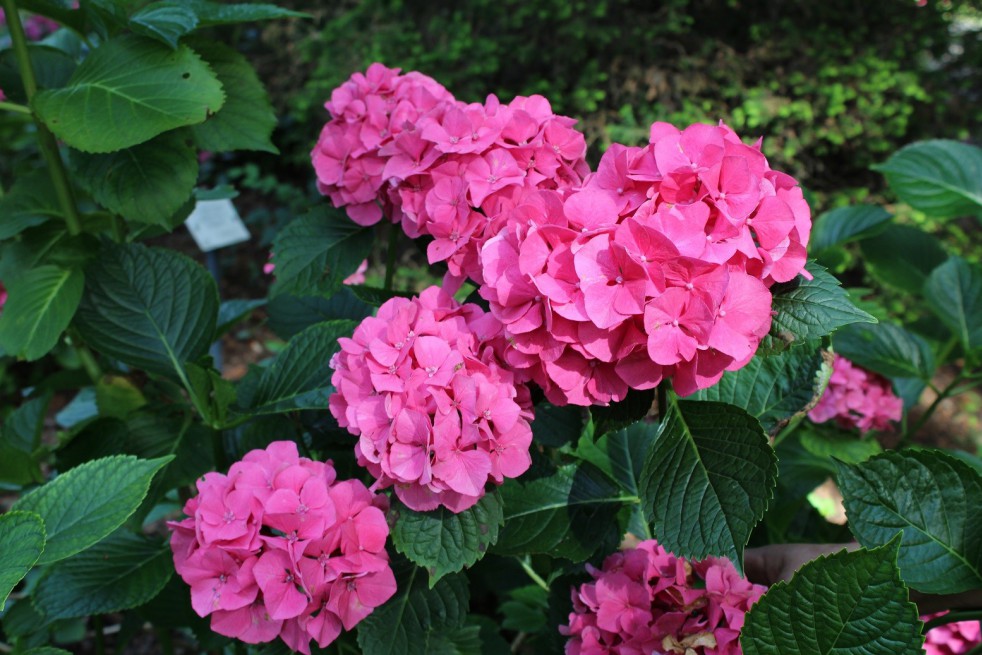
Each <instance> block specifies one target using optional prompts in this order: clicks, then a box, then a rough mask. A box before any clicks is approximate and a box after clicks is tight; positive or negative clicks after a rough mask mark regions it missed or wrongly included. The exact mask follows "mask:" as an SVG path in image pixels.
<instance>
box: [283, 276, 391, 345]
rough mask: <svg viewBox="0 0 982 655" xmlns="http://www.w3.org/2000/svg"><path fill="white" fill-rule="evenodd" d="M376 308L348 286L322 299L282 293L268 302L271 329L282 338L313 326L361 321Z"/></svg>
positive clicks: (320, 297) (287, 337)
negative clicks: (326, 322)
mask: <svg viewBox="0 0 982 655" xmlns="http://www.w3.org/2000/svg"><path fill="white" fill-rule="evenodd" d="M374 312H375V308H374V307H373V306H371V305H369V304H368V303H366V302H362V301H361V300H359V299H358V297H357V296H356V295H355V294H354V292H352V291H351V289H349V288H348V287H346V286H345V287H342V288H341V290H340V291H338V292H337V293H336V294H334V295H333V296H331V297H330V298H324V297H322V296H304V297H298V296H291V295H288V294H281V295H279V296H276V297H275V298H273V299H272V300H270V301H269V308H268V311H267V314H269V327H270V329H272V330H273V332H275V333H276V334H277V336H279V337H281V338H283V339H289V338H291V337H292V336H293V335H295V334H299V333H300V332H303V331H304V330H305V329H306V328H308V327H310V326H311V325H313V324H314V323H322V322H324V321H333V320H337V319H349V320H352V321H359V322H360V321H361V320H362V319H363V318H365V317H366V316H371V315H372V314H373V313H374Z"/></svg>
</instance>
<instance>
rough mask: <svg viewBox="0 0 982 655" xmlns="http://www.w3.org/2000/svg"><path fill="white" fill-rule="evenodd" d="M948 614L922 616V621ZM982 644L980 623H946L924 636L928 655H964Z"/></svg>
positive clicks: (925, 650) (925, 649)
mask: <svg viewBox="0 0 982 655" xmlns="http://www.w3.org/2000/svg"><path fill="white" fill-rule="evenodd" d="M944 614H946V612H941V613H939V614H932V615H930V616H922V617H921V620H922V621H925V622H927V621H929V620H931V619H933V618H935V617H938V616H942V615H944ZM979 644H982V630H980V628H979V622H978V621H955V622H954V623H945V624H943V625H939V626H937V627H935V628H932V629H930V630H928V632H927V634H926V635H924V652H925V654H926V655H964V654H965V653H968V652H969V651H971V650H972V649H973V648H975V647H977V646H978V645H979Z"/></svg>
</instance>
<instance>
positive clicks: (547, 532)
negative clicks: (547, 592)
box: [492, 463, 637, 562]
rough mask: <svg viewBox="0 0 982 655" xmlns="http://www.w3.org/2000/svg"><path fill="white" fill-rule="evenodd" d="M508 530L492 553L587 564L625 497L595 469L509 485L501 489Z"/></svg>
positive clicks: (570, 468)
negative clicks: (544, 556)
mask: <svg viewBox="0 0 982 655" xmlns="http://www.w3.org/2000/svg"><path fill="white" fill-rule="evenodd" d="M500 491H501V497H502V500H503V501H504V503H505V525H504V527H503V528H502V529H501V534H500V535H499V536H498V543H497V544H496V545H495V546H494V547H493V548H492V551H493V552H496V553H499V554H502V555H525V554H529V553H546V554H549V555H551V556H553V557H565V558H567V559H570V560H573V561H574V562H579V561H583V560H585V559H586V558H588V557H589V556H590V555H592V554H593V553H594V551H595V550H596V549H597V547H598V546H599V545H600V543H601V542H602V541H603V540H604V538H605V536H606V533H607V532H608V530H610V528H611V527H612V526H613V525H614V520H615V518H616V514H617V510H619V509H620V507H621V505H623V504H624V503H628V502H636V500H637V499H636V498H632V497H630V496H625V495H624V494H622V492H621V491H620V490H619V489H618V488H617V487H616V486H615V485H614V484H613V483H612V482H611V480H610V479H609V478H608V477H607V476H605V475H604V474H603V473H602V472H601V471H600V470H599V469H597V468H596V467H595V466H593V465H591V464H586V463H583V464H573V465H567V466H563V467H561V468H559V469H558V470H556V471H555V472H553V473H552V474H551V475H546V476H543V477H537V478H531V479H529V478H528V474H526V476H524V479H522V478H519V479H510V480H506V481H505V484H504V485H502V486H501V489H500Z"/></svg>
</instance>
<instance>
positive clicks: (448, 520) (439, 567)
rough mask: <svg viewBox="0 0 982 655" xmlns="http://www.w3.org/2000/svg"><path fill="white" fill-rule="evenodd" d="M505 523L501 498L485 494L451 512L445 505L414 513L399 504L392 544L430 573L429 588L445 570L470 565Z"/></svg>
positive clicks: (483, 551) (393, 526)
mask: <svg viewBox="0 0 982 655" xmlns="http://www.w3.org/2000/svg"><path fill="white" fill-rule="evenodd" d="M503 522H504V518H503V516H502V509H501V498H499V496H498V494H497V493H488V494H485V496H484V497H483V498H482V499H481V500H479V501H478V502H477V504H476V505H474V506H473V507H471V508H470V509H466V510H464V511H463V512H460V513H458V514H454V513H453V512H451V511H450V510H448V509H447V508H445V507H439V508H437V509H435V510H433V511H431V512H414V511H412V510H411V509H409V508H408V507H406V506H404V505H402V504H401V503H398V504H397V505H396V520H395V523H394V524H393V525H392V543H393V544H394V545H395V547H396V549H397V550H398V551H399V552H400V553H402V554H403V555H405V556H406V557H408V558H409V559H410V560H411V561H413V562H415V563H416V564H418V565H419V566H422V567H423V568H425V569H426V570H427V572H428V573H429V580H430V588H432V587H433V585H435V584H436V583H437V581H438V580H439V579H440V578H442V577H443V576H445V575H447V574H448V573H456V572H457V571H460V570H462V569H464V568H465V567H468V568H469V567H470V566H472V565H473V564H474V563H475V562H477V561H478V560H479V559H481V558H482V557H484V554H485V553H486V552H487V550H488V548H489V547H490V546H492V545H494V543H495V542H496V541H497V540H498V529H499V528H500V527H501V525H502V523H503Z"/></svg>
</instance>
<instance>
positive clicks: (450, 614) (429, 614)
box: [358, 563, 470, 655]
mask: <svg viewBox="0 0 982 655" xmlns="http://www.w3.org/2000/svg"><path fill="white" fill-rule="evenodd" d="M393 569H394V570H395V573H396V583H397V588H398V591H397V592H396V595H395V596H393V597H392V598H391V599H389V601H388V602H387V603H385V604H384V605H382V606H381V607H379V608H377V609H375V610H374V611H373V612H372V613H371V614H369V615H368V616H367V617H366V618H365V619H364V620H363V621H362V622H361V623H359V624H358V645H359V646H360V647H361V652H362V653H364V655H430V654H432V653H440V654H452V653H456V652H459V651H458V649H457V648H454V647H453V639H452V634H453V633H455V632H456V631H457V630H458V629H460V628H462V627H463V625H464V620H465V619H466V617H467V607H468V605H469V604H470V591H469V590H468V588H467V578H465V577H464V576H463V575H448V576H446V577H444V578H442V579H441V580H440V581H439V582H437V583H436V584H435V585H434V586H433V588H432V589H430V588H428V587H427V584H426V571H424V570H423V569H421V568H417V567H416V566H406V565H405V563H403V564H402V565H401V566H400V565H398V564H395V565H394V566H393Z"/></svg>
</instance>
